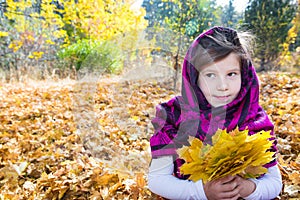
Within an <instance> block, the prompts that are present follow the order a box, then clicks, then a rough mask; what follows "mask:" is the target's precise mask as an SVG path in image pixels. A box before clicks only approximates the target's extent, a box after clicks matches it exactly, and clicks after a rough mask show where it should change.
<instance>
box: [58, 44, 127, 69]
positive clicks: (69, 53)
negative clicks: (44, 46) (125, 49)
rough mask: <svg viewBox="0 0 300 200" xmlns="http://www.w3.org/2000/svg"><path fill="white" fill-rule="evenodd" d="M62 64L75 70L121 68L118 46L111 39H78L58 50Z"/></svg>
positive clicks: (121, 57) (121, 62)
mask: <svg viewBox="0 0 300 200" xmlns="http://www.w3.org/2000/svg"><path fill="white" fill-rule="evenodd" d="M58 57H59V58H60V59H61V61H63V64H64V65H63V66H67V67H70V68H72V67H75V69H76V71H81V70H82V71H86V70H88V72H94V71H102V72H106V73H118V72H120V71H121V70H122V69H123V56H122V51H121V50H120V48H119V47H118V46H117V45H116V44H115V43H113V42H111V41H92V40H87V39H85V40H79V41H77V43H75V44H72V45H70V46H68V47H67V48H65V49H62V50H60V51H59V52H58Z"/></svg>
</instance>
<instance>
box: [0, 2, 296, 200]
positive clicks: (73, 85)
mask: <svg viewBox="0 0 300 200" xmlns="http://www.w3.org/2000/svg"><path fill="white" fill-rule="evenodd" d="M299 5H300V1H299V0H298V1H296V0H265V1H263V0H249V1H248V4H247V6H246V8H245V10H243V11H239V12H237V11H236V10H235V7H234V6H233V0H229V1H228V4H226V5H224V6H221V5H217V4H216V3H215V1H211V0H198V1H197V0H188V1H179V0H144V1H143V3H142V6H141V7H139V6H138V7H136V6H135V1H134V0H125V1H124V0H122V1H121V0H105V1H104V0H94V1H87V0H32V1H26V0H18V1H14V0H1V1H0V55H1V57H0V82H1V83H0V99H1V103H0V108H1V110H0V120H1V123H0V152H1V159H0V188H1V191H0V199H156V198H157V199H159V198H160V197H158V196H156V195H154V194H152V193H151V192H150V191H149V190H148V189H147V177H146V174H147V169H148V165H149V162H150V157H151V156H150V151H149V138H150V136H151V135H152V134H153V129H152V126H151V122H150V120H151V118H152V117H153V116H154V112H155V105H157V104H158V103H160V102H163V101H166V100H167V99H169V98H170V97H172V96H174V95H176V94H178V93H179V92H180V78H179V77H180V67H181V63H182V59H183V57H184V54H185V52H186V50H187V48H188V45H189V44H190V43H191V42H192V41H193V40H194V39H195V37H196V36H197V35H198V34H200V33H201V32H203V31H205V30H207V29H208V28H210V27H212V26H217V25H222V26H229V27H232V28H236V29H239V30H250V31H251V32H252V33H253V34H254V35H255V36H256V41H255V44H256V45H255V48H254V51H253V58H254V63H255V66H256V68H257V71H258V72H259V77H260V80H261V99H260V100H261V104H262V106H263V107H264V108H265V109H266V111H267V112H268V114H269V115H270V117H271V119H272V121H273V122H274V124H275V132H276V134H277V137H278V143H279V144H278V147H279V153H278V160H279V163H280V169H281V173H282V175H283V179H284V187H283V189H282V193H281V194H280V196H279V197H278V199H293V198H294V199H297V198H299V197H300V194H299V190H300V179H299V177H300V174H299V170H300V156H299V150H300V145H299V142H300V139H299V134H300V127H299V116H300V115H299V113H300V106H299V85H300V81H299V75H298V73H299V63H300V53H299V52H300V47H299V43H300V34H299V32H300V14H299V9H300V6H299Z"/></svg>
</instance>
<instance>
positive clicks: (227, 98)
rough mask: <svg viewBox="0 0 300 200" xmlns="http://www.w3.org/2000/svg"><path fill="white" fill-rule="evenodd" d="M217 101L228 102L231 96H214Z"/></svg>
mask: <svg viewBox="0 0 300 200" xmlns="http://www.w3.org/2000/svg"><path fill="white" fill-rule="evenodd" d="M214 97H215V98H216V99H218V100H220V101H227V100H229V99H230V95H224V96H214Z"/></svg>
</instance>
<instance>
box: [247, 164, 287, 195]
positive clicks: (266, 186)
mask: <svg viewBox="0 0 300 200" xmlns="http://www.w3.org/2000/svg"><path fill="white" fill-rule="evenodd" d="M250 180H252V181H253V182H254V183H255V184H256V189H255V191H254V192H253V193H252V194H250V195H249V196H248V197H246V198H244V199H245V200H258V199H274V198H276V197H277V196H278V195H279V193H280V191H281V188H282V178H281V174H280V170H279V168H278V166H277V165H275V166H273V167H270V168H268V173H266V174H265V175H264V176H263V177H262V178H260V179H250Z"/></svg>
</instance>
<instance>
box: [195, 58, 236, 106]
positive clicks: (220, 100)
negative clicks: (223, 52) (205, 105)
mask: <svg viewBox="0 0 300 200" xmlns="http://www.w3.org/2000/svg"><path fill="white" fill-rule="evenodd" d="M198 86H199V87H200V89H201V90H202V92H203V94H204V96H205V98H206V99H207V101H208V102H209V103H210V104H211V105H212V106H213V107H218V106H223V105H226V104H228V103H230V102H232V101H233V100H234V99H235V97H236V96H237V95H238V93H239V91H240V89H241V67H240V62H239V57H238V56H237V55H236V54H235V53H231V54H229V55H228V56H227V57H225V58H224V59H222V60H218V61H216V62H213V63H210V64H207V65H205V66H203V67H202V68H201V70H200V72H199V77H198Z"/></svg>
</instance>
